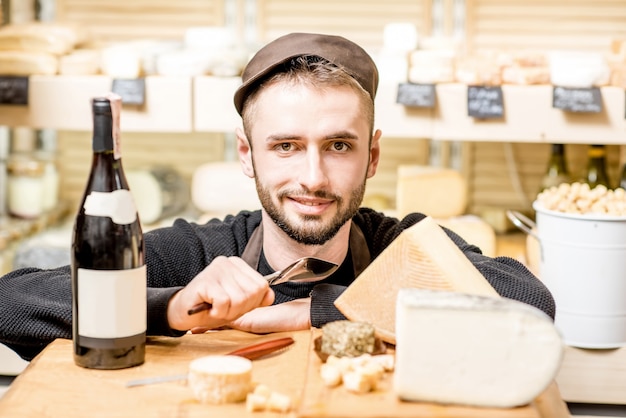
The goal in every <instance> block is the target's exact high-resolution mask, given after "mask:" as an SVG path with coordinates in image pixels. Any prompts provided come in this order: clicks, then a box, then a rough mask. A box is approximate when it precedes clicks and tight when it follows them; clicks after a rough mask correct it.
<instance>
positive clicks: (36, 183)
mask: <svg viewBox="0 0 626 418" xmlns="http://www.w3.org/2000/svg"><path fill="white" fill-rule="evenodd" d="M7 172H8V181H7V204H8V211H9V214H10V215H12V216H16V217H19V218H26V219H32V218H37V217H39V216H40V215H41V214H42V213H43V212H44V164H43V163H42V162H41V161H39V160H37V159H34V158H30V157H29V156H20V155H14V156H13V157H11V158H10V159H9V161H8V164H7Z"/></svg>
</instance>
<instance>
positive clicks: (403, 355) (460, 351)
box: [393, 289, 564, 408]
mask: <svg viewBox="0 0 626 418" xmlns="http://www.w3.org/2000/svg"><path fill="white" fill-rule="evenodd" d="M396 328H397V339H396V367H395V374H394V382H393V390H394V392H395V393H396V394H397V395H398V397H399V398H400V399H402V400H405V401H419V402H436V403H443V404H457V405H469V406H480V407H491V408H510V407H515V406H521V405H526V404H528V403H530V402H531V401H533V399H535V398H536V397H537V396H538V395H539V394H540V393H541V392H543V391H544V390H545V389H546V388H547V387H548V385H549V384H550V383H551V382H552V381H553V379H554V378H555V376H556V374H557V372H558V370H559V367H560V364H561V360H562V356H563V349H564V346H563V342H562V339H561V336H560V335H559V333H558V332H557V330H556V328H555V326H554V324H553V322H552V320H551V319H550V318H549V317H548V316H547V315H546V314H545V313H543V312H542V311H540V310H539V309H537V308H535V307H533V306H530V305H527V304H524V303H522V302H517V301H514V300H512V299H505V298H499V299H496V298H490V297H485V296H477V295H468V294H462V293H457V292H442V291H433V290H423V289H401V290H400V292H399V293H398V301H397V323H396Z"/></svg>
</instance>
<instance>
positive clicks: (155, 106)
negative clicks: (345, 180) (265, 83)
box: [0, 76, 626, 144]
mask: <svg viewBox="0 0 626 418" xmlns="http://www.w3.org/2000/svg"><path fill="white" fill-rule="evenodd" d="M111 83H112V79H111V78H109V77H105V76H83V77H67V76H56V77H55V76H32V77H31V80H30V92H29V105H28V106H15V105H12V106H7V105H4V106H0V125H8V126H31V127H34V128H50V129H60V130H87V131H88V130H91V114H90V107H89V105H88V103H89V99H90V98H91V97H93V96H95V95H98V94H102V93H104V92H107V91H109V90H110V87H111ZM239 83H240V79H239V77H210V76H202V77H195V78H191V77H161V76H149V77H147V78H146V103H145V105H143V106H141V107H134V106H125V107H124V113H123V117H122V122H121V123H122V130H123V131H125V132H132V131H134V132H192V131H196V132H233V130H234V129H235V127H237V126H239V125H240V124H241V120H240V118H239V115H238V114H237V112H236V111H235V108H234V105H233V94H234V92H235V90H236V89H237V87H238V86H239ZM502 92H503V105H504V116H503V117H502V118H499V119H475V118H473V117H470V116H468V115H467V86H465V85H463V84H440V85H437V87H436V94H437V97H436V105H435V107H434V108H432V109H430V108H413V107H408V106H404V105H401V104H398V103H396V94H397V84H395V83H392V82H382V83H381V85H380V86H379V89H378V95H377V97H376V106H377V108H376V112H377V114H376V127H377V128H380V129H381V130H382V131H383V135H384V136H387V137H395V138H403V137H406V138H432V139H436V140H451V141H496V142H544V143H556V142H562V143H581V144H591V143H602V144H624V143H626V119H625V116H626V109H625V106H626V95H625V92H624V89H622V88H618V87H602V88H601V93H602V98H603V110H602V112H600V113H572V112H565V111H562V110H560V109H555V108H553V107H552V86H550V85H539V86H520V85H504V86H502Z"/></svg>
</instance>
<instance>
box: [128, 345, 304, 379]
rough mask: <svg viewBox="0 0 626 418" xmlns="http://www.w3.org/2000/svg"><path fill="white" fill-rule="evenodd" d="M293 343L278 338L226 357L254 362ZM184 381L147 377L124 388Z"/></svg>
mask: <svg viewBox="0 0 626 418" xmlns="http://www.w3.org/2000/svg"><path fill="white" fill-rule="evenodd" d="M293 343H294V340H293V338H291V337H284V338H278V339H276V340H269V341H264V342H261V343H257V344H253V345H250V346H247V347H243V348H239V349H237V350H235V351H231V352H230V353H227V355H231V356H239V357H244V358H247V359H248V360H256V359H258V358H261V357H264V356H266V355H268V354H271V353H273V352H275V351H278V350H280V349H282V348H285V347H288V346H290V345H291V344H293ZM186 379H187V373H184V374H183V373H181V374H173V375H169V376H156V377H147V378H144V379H135V380H129V381H128V382H126V387H127V388H130V387H136V386H145V385H152V384H155V383H164V382H173V381H176V380H186Z"/></svg>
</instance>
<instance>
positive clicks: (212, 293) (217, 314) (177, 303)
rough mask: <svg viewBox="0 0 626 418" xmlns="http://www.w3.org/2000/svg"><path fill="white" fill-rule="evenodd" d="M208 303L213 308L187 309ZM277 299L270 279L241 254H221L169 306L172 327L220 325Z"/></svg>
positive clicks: (181, 329)
mask: <svg viewBox="0 0 626 418" xmlns="http://www.w3.org/2000/svg"><path fill="white" fill-rule="evenodd" d="M202 302H208V303H210V304H212V305H213V306H212V308H211V309H209V310H206V311H202V312H199V313H196V314H193V315H188V314H187V311H188V310H189V309H191V308H192V307H194V306H195V305H197V304H199V303H202ZM273 302H274V291H273V290H271V288H270V287H269V285H268V283H267V280H265V278H263V276H262V275H261V274H259V273H258V272H257V271H255V270H254V269H253V268H251V267H250V266H249V265H248V264H246V262H245V261H243V260H242V259H241V258H239V257H217V258H215V259H214V260H213V262H211V264H209V265H208V266H207V267H206V268H205V269H204V270H202V272H200V274H198V275H197V276H196V277H194V278H193V280H192V281H191V282H189V284H188V285H187V286H185V288H183V289H182V290H181V291H180V292H178V293H176V294H175V295H174V296H173V297H172V299H171V300H170V302H169V304H168V307H167V319H168V321H169V324H170V327H171V328H172V329H176V330H180V331H186V330H189V329H192V328H200V327H201V328H207V329H212V328H217V327H220V326H223V325H226V324H229V323H230V322H232V321H234V320H235V319H237V318H239V317H240V316H241V315H243V314H245V313H246V312H249V311H251V310H253V309H255V308H258V307H262V306H269V305H271V304H272V303H273Z"/></svg>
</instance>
